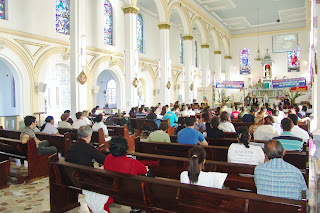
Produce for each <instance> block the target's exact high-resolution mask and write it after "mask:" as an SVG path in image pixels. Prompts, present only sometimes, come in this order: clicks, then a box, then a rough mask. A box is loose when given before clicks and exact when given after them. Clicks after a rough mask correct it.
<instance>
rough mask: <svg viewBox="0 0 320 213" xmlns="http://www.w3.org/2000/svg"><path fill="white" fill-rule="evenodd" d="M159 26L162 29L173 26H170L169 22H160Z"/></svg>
mask: <svg viewBox="0 0 320 213" xmlns="http://www.w3.org/2000/svg"><path fill="white" fill-rule="evenodd" d="M158 27H159V29H160V30H162V29H166V30H168V29H170V27H171V26H170V24H167V23H161V24H158Z"/></svg>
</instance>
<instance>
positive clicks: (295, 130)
mask: <svg viewBox="0 0 320 213" xmlns="http://www.w3.org/2000/svg"><path fill="white" fill-rule="evenodd" d="M288 118H290V119H291V120H292V122H293V124H294V125H293V127H292V129H291V131H290V132H291V133H292V134H293V135H294V136H296V137H298V138H301V139H302V140H303V142H305V143H307V142H308V140H309V138H310V136H309V133H308V132H307V131H305V130H304V129H301V128H300V127H299V126H298V116H297V115H296V114H290V115H288Z"/></svg>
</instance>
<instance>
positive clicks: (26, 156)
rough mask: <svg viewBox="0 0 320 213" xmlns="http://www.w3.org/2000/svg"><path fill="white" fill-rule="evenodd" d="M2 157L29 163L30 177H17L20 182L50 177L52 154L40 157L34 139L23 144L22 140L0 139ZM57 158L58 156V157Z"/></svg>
mask: <svg viewBox="0 0 320 213" xmlns="http://www.w3.org/2000/svg"><path fill="white" fill-rule="evenodd" d="M0 155H1V156H5V157H13V158H17V159H23V160H27V161H28V177H27V178H26V177H17V178H18V182H19V183H21V182H24V181H25V180H26V179H27V180H28V181H30V180H33V179H36V178H39V177H45V176H48V157H49V156H50V154H46V155H42V156H40V155H39V154H38V150H37V147H36V142H35V140H34V139H30V140H28V142H27V144H22V143H21V141H20V140H17V139H11V138H4V137H0ZM56 156H57V155H56Z"/></svg>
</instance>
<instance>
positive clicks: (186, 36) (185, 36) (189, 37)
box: [182, 35, 193, 40]
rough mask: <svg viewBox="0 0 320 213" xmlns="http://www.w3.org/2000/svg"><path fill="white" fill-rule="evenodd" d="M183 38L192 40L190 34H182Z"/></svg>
mask: <svg viewBox="0 0 320 213" xmlns="http://www.w3.org/2000/svg"><path fill="white" fill-rule="evenodd" d="M182 38H183V40H192V39H193V36H192V35H184V36H182Z"/></svg>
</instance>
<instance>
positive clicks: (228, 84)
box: [216, 81, 244, 89]
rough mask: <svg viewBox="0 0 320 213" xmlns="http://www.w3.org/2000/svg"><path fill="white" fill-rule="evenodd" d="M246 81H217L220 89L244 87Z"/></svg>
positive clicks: (217, 86)
mask: <svg viewBox="0 0 320 213" xmlns="http://www.w3.org/2000/svg"><path fill="white" fill-rule="evenodd" d="M243 87H244V81H220V82H217V83H216V88H218V89H243Z"/></svg>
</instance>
